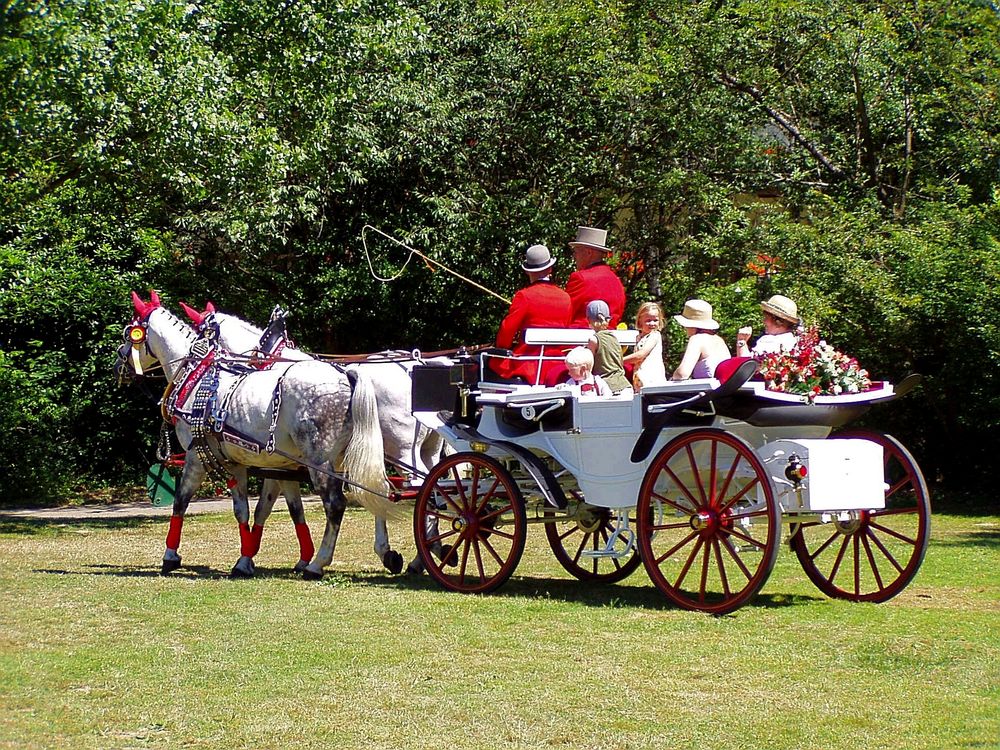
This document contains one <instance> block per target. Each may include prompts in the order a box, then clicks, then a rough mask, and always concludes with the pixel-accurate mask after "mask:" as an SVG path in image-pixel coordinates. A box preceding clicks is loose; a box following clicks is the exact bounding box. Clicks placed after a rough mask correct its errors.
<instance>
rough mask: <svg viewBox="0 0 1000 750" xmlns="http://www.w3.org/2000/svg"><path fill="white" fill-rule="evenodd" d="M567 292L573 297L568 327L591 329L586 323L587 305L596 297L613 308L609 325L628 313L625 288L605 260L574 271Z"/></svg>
mask: <svg viewBox="0 0 1000 750" xmlns="http://www.w3.org/2000/svg"><path fill="white" fill-rule="evenodd" d="M566 291H567V292H568V293H569V297H570V299H571V300H572V307H571V308H570V315H569V327H570V328H589V327H590V323H588V322H587V304H588V303H590V302H592V301H594V300H595V299H602V300H604V301H605V302H607V303H608V308H609V309H610V310H611V323H609V324H608V328H612V329H613V328H614V327H615V326H617V325H618V322H619V321H620V320H621V319H622V315H624V314H625V287H624V286H622V282H621V281H620V280H619V278H618V276H617V275H616V274H615V272H614V271H612V270H611V267H610V266H609V265H608V264H607V263H604V262H603V261H602V262H600V263H595V264H594V265H592V266H590V267H589V268H584V269H583V270H582V271H574V272H573V273H571V274H570V276H569V280H568V281H567V282H566Z"/></svg>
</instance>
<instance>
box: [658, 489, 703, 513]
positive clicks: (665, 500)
mask: <svg viewBox="0 0 1000 750" xmlns="http://www.w3.org/2000/svg"><path fill="white" fill-rule="evenodd" d="M685 494H688V493H685ZM688 496H689V497H690V495H688ZM653 497H654V498H656V499H657V500H659V501H660V502H661V503H666V504H667V505H669V506H670V507H671V508H674V509H676V510H679V511H680V512H681V513H684V514H685V515H687V516H693V515H694V509H692V508H685V507H684V506H683V505H681V504H680V503H675V502H674V501H673V500H671V499H670V498H667V497H664V496H663V495H660V494H658V493H656V492H654V493H653ZM692 502H694V500H693V499H692Z"/></svg>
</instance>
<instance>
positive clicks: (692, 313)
mask: <svg viewBox="0 0 1000 750" xmlns="http://www.w3.org/2000/svg"><path fill="white" fill-rule="evenodd" d="M674 320H676V321H677V322H678V323H680V324H681V325H682V326H684V327H685V328H702V329H705V330H708V331H715V330H718V328H719V323H718V321H716V320H713V319H712V306H711V305H710V304H708V303H707V302H706V301H705V300H703V299H689V300H688V301H687V302H685V303H684V312H683V313H681V314H680V315H675V316H674Z"/></svg>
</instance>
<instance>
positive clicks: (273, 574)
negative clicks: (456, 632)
mask: <svg viewBox="0 0 1000 750" xmlns="http://www.w3.org/2000/svg"><path fill="white" fill-rule="evenodd" d="M32 572H33V573H42V574H45V575H59V576H95V575H96V576H111V577H116V578H160V577H161V575H160V566H159V564H156V565H110V564H106V563H96V564H93V565H85V566H83V567H81V568H79V569H76V570H64V569H59V568H36V569H34V570H33V571H32ZM166 577H168V578H176V579H181V580H220V579H228V578H230V576H229V572H228V571H225V570H219V569H217V568H212V567H209V566H207V565H190V566H189V565H182V566H181V567H180V568H178V569H177V570H175V571H173V572H171V573H170V574H169V576H166ZM254 578H256V579H286V580H293V579H299V580H301V579H302V576H301V574H300V573H297V572H296V571H295V570H294V569H293V568H292V567H287V568H282V567H273V568H271V567H266V568H265V567H258V568H257V572H256V575H255V576H254ZM232 580H247V579H243V578H237V579H232ZM305 583H309V584H312V585H319V586H326V587H330V588H339V587H342V586H354V587H372V588H386V589H394V590H397V591H430V592H438V593H446V592H445V591H444V589H442V588H441V587H440V586H439V585H438V584H437V583H436V582H435V581H434V580H433V579H432V578H430V576H428V575H426V574H401V575H391V574H389V573H384V572H370V571H343V570H340V571H328V572H327V574H326V575H325V576H324V578H323V579H321V580H320V581H315V582H314V581H307V582H305ZM451 595H453V596H464V595H463V594H458V593H455V594H451ZM482 596H485V597H502V598H525V599H549V600H553V599H554V600H557V601H563V602H568V603H573V604H582V605H584V606H588V607H599V608H607V607H611V608H621V609H653V610H664V609H677V608H676V607H674V605H673V604H671V602H670V601H669V600H667V599H666V598H665V597H664V596H663V594H661V593H660V592H659V591H658V590H657V589H656V588H654V587H653V586H651V585H649V583H648V582H646V583H644V584H643V585H634V584H629V583H627V582H619V583H614V584H602V583H594V582H584V581H577V580H566V579H562V578H548V577H542V576H514V577H512V578H511V579H510V580H509V581H507V583H506V584H504V585H503V586H501V587H500V588H499V589H497V590H496V591H493V592H490V593H489V594H483V595H482ZM817 601H824V598H823V597H819V596H806V595H802V594H782V593H779V592H768V591H764V592H762V593H759V594H757V596H756V597H755V598H754V599H753V600H752V601H751V602H750V603H749V604H748V605H747V606H750V607H762V608H776V607H794V606H800V605H805V604H810V603H812V602H817Z"/></svg>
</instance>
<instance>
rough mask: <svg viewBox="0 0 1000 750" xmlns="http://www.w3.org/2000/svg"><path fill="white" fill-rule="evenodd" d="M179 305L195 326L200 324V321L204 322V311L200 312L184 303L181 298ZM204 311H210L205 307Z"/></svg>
mask: <svg viewBox="0 0 1000 750" xmlns="http://www.w3.org/2000/svg"><path fill="white" fill-rule="evenodd" d="M180 305H181V309H182V310H184V313H185V314H186V315H187V316H188V320H190V321H191V322H192V323H194V324H195V325H196V326H200V325H201V324H202V323H204V322H205V313H200V312H198V311H197V310H195V309H194V308H193V307H191V306H190V305H186V304H184V301H183V300H181V303H180ZM206 312H211V311H210V310H207V309H206Z"/></svg>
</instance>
